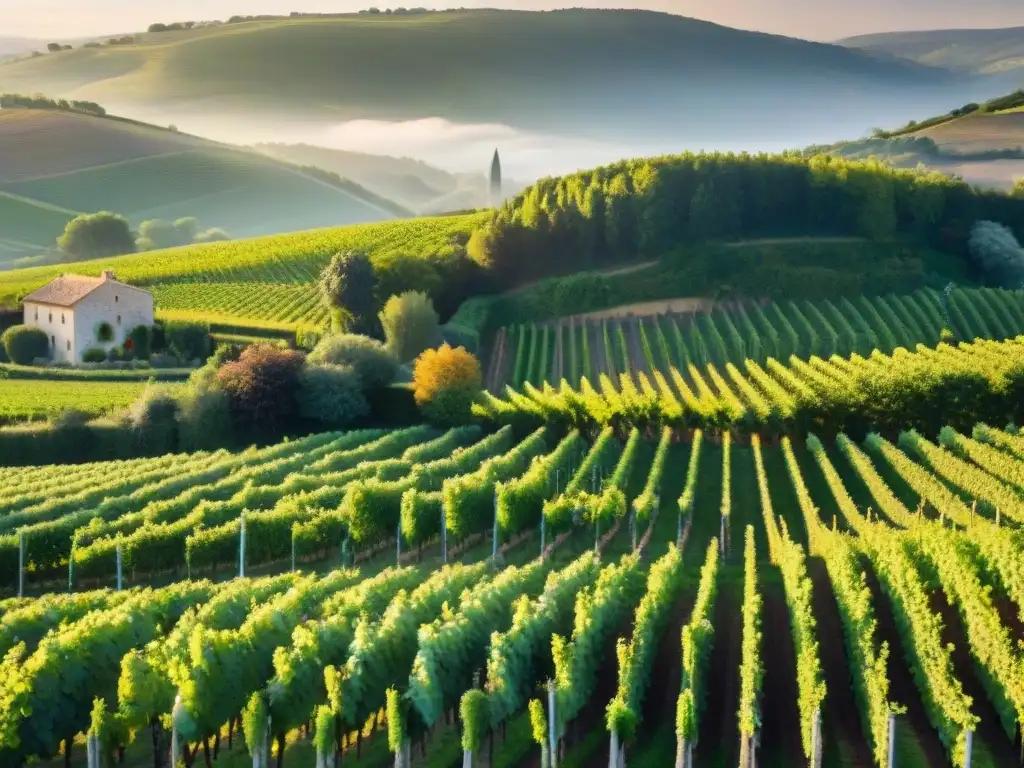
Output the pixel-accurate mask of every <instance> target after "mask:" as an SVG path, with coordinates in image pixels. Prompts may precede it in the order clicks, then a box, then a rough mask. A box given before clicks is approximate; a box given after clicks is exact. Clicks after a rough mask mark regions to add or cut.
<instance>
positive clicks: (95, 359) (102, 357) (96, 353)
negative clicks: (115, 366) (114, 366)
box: [82, 347, 107, 363]
mask: <svg viewBox="0 0 1024 768" xmlns="http://www.w3.org/2000/svg"><path fill="white" fill-rule="evenodd" d="M106 361H107V353H106V352H104V351H103V350H102V349H100V348H99V347H89V348H88V349H87V350H85V352H83V353H82V362H83V363H105V362H106Z"/></svg>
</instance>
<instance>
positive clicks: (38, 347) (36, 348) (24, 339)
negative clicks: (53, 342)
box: [0, 325, 50, 365]
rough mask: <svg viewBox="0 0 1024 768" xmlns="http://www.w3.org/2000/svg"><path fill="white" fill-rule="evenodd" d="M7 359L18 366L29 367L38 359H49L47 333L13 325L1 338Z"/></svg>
mask: <svg viewBox="0 0 1024 768" xmlns="http://www.w3.org/2000/svg"><path fill="white" fill-rule="evenodd" d="M0 344H3V348H4V352H5V353H6V354H7V359H8V360H10V361H11V362H12V363H17V364H18V365H29V364H30V363H32V362H33V361H34V360H35V359H36V358H39V357H49V355H50V340H49V339H48V338H47V336H46V332H45V331H42V330H40V329H39V328H35V327H33V326H28V325H12V326H11V327H10V328H8V329H7V330H6V331H4V332H3V335H2V336H0Z"/></svg>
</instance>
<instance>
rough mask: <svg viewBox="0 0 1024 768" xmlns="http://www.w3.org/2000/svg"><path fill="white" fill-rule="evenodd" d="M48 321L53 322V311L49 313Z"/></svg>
mask: <svg viewBox="0 0 1024 768" xmlns="http://www.w3.org/2000/svg"><path fill="white" fill-rule="evenodd" d="M48 322H51V323H52V322H53V312H51V313H50V319H49V320H48Z"/></svg>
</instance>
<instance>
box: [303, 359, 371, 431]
mask: <svg viewBox="0 0 1024 768" xmlns="http://www.w3.org/2000/svg"><path fill="white" fill-rule="evenodd" d="M362 387H363V382H362V379H361V378H360V377H359V374H357V373H356V371H355V369H353V368H347V367H343V366H340V365H305V366H303V368H302V371H301V372H300V373H299V376H298V392H297V393H296V397H297V400H298V414H299V415H300V416H302V417H303V418H305V419H311V420H316V421H322V422H324V423H325V424H328V425H330V426H332V427H343V426H346V425H347V424H350V423H351V422H353V421H355V420H356V419H358V418H361V417H363V416H366V415H367V414H368V413H369V412H370V404H369V402H368V401H367V399H366V396H365V395H364V394H363V389H362Z"/></svg>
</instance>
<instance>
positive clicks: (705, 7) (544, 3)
mask: <svg viewBox="0 0 1024 768" xmlns="http://www.w3.org/2000/svg"><path fill="white" fill-rule="evenodd" d="M371 4H373V3H372V2H371V0H142V1H140V0H0V36H7V35H9V36H26V37H41V38H48V37H74V36H79V35H95V34H104V33H114V32H129V31H136V30H138V29H142V28H144V27H146V26H147V25H148V24H150V23H151V22H153V21H175V20H181V21H186V20H190V19H193V20H200V19H223V18H227V17H228V16H231V15H233V14H260V13H288V12H290V11H293V10H302V11H314V12H326V11H334V12H338V11H353V10H359V9H361V8H366V7H369V6H370V5H371ZM379 5H380V7H381V8H386V7H388V5H391V6H392V7H397V6H399V5H406V6H410V7H412V6H429V7H441V8H447V7H495V6H501V7H509V8H522V9H531V10H535V9H549V8H562V7H570V6H573V5H577V6H579V5H586V6H591V7H595V8H596V7H606V8H622V7H624V6H627V7H643V8H650V9H655V10H661V11H669V12H672V13H677V14H680V15H683V16H693V17H696V18H701V19H707V20H709V21H714V22H718V23H720V24H725V25H728V26H732V27H740V28H743V29H757V30H762V31H765V32H775V33H779V34H786V35H792V36H795V37H804V38H808V39H812V40H834V39H836V38H839V37H844V36H847V35H855V34H863V33H869V32H882V31H891V30H903V29H943V28H956V27H1008V26H1024V1H1022V0H632V2H630V0H597V1H596V2H579V0H577V2H572V0H569V1H568V2H557V0H556V1H555V2H552V0H520V1H519V2H514V1H513V2H508V1H507V0H506V2H500V1H499V0H482V1H481V0H453V1H452V2H448V3H445V2H442V3H429V2H423V1H422V0H402V1H401V2H394V3H387V2H382V3H380V4H379Z"/></svg>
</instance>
